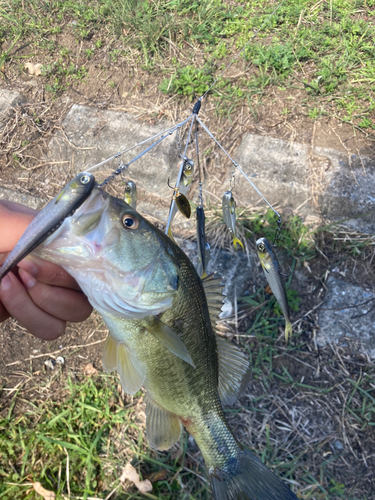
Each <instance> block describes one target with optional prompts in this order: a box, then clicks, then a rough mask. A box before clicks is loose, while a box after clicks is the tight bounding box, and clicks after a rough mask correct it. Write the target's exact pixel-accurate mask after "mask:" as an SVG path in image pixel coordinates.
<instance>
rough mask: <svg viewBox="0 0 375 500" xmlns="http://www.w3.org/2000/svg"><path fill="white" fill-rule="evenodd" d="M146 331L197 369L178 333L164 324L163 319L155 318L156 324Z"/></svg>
mask: <svg viewBox="0 0 375 500" xmlns="http://www.w3.org/2000/svg"><path fill="white" fill-rule="evenodd" d="M146 330H147V331H148V332H150V333H151V334H152V335H153V336H154V337H155V338H157V339H158V340H159V341H160V342H161V343H162V344H163V345H164V346H165V347H166V348H167V349H169V350H170V351H171V352H172V353H173V354H175V355H176V356H178V357H179V358H181V359H182V360H183V361H186V363H189V365H191V366H194V368H195V365H194V363H193V360H192V359H191V357H190V354H189V353H188V350H187V349H186V346H185V344H184V343H183V342H182V340H181V339H180V337H179V336H178V335H177V333H175V332H174V331H173V330H172V328H169V326H168V325H166V324H165V323H163V322H162V321H161V319H159V318H158V317H157V316H154V322H153V323H151V324H150V325H147V327H146Z"/></svg>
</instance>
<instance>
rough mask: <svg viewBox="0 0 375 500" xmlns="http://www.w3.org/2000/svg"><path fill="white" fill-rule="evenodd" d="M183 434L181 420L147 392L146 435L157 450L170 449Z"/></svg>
mask: <svg viewBox="0 0 375 500" xmlns="http://www.w3.org/2000/svg"><path fill="white" fill-rule="evenodd" d="M180 435H181V422H180V420H179V419H178V418H177V417H176V416H174V415H172V414H171V413H169V412H168V411H166V410H164V409H163V408H161V407H160V406H159V405H158V404H157V403H155V402H154V401H153V400H152V399H151V398H150V396H149V395H148V394H146V436H147V439H148V441H149V443H150V445H151V446H152V448H154V449H156V450H169V448H172V446H173V445H174V444H175V443H176V442H177V441H178V439H179V437H180Z"/></svg>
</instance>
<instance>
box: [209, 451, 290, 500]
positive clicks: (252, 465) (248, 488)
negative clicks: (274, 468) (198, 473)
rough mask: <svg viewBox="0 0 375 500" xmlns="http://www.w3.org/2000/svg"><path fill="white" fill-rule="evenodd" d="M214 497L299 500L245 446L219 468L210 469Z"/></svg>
mask: <svg viewBox="0 0 375 500" xmlns="http://www.w3.org/2000/svg"><path fill="white" fill-rule="evenodd" d="M209 475H210V482H211V487H212V491H213V495H214V499H215V500H298V499H297V497H296V495H295V494H294V493H293V492H292V491H291V490H290V489H289V488H288V486H286V484H285V483H284V482H283V481H282V480H281V479H279V478H278V477H276V476H275V474H273V473H272V472H271V471H270V470H269V469H268V468H267V467H266V466H265V465H264V464H263V463H262V462H261V461H260V460H258V458H257V457H256V456H255V455H253V454H252V453H251V452H250V451H248V450H246V449H243V450H240V451H239V454H238V455H237V456H236V457H232V458H230V459H229V460H228V461H227V463H226V464H224V465H223V466H222V467H221V468H220V469H216V470H213V469H210V470H209Z"/></svg>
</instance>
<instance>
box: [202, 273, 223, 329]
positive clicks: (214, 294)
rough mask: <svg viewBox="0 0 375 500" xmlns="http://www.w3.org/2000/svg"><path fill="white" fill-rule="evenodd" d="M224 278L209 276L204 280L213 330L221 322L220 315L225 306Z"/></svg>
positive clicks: (214, 275) (215, 275)
mask: <svg viewBox="0 0 375 500" xmlns="http://www.w3.org/2000/svg"><path fill="white" fill-rule="evenodd" d="M221 281H222V278H221V277H220V276H218V275H217V274H214V273H213V274H209V275H208V276H206V277H205V278H203V279H202V285H203V288H204V292H205V294H206V299H207V305H208V310H209V313H210V318H211V323H212V326H213V328H214V327H215V324H216V322H217V321H218V320H219V314H220V313H221V308H222V306H223V299H224V297H225V294H224V293H223V290H224V287H223V286H222V285H221Z"/></svg>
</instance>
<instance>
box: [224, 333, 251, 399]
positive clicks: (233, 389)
mask: <svg viewBox="0 0 375 500" xmlns="http://www.w3.org/2000/svg"><path fill="white" fill-rule="evenodd" d="M216 345H217V351H218V358H219V386H218V391H219V397H220V400H221V402H222V403H223V404H224V405H232V404H233V403H234V402H235V401H236V400H237V398H238V397H239V396H240V395H241V393H242V392H243V391H244V390H245V389H246V387H247V386H248V384H249V380H250V375H251V372H250V363H249V361H248V359H247V356H246V355H245V354H244V353H243V352H242V351H240V349H239V348H238V347H237V346H235V345H234V344H232V343H231V342H229V341H228V340H226V339H225V338H223V337H220V336H219V335H216Z"/></svg>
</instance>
